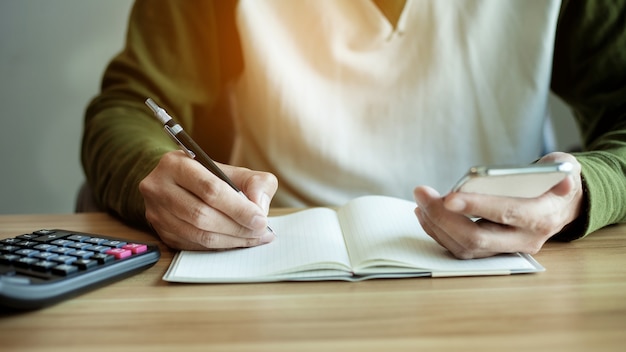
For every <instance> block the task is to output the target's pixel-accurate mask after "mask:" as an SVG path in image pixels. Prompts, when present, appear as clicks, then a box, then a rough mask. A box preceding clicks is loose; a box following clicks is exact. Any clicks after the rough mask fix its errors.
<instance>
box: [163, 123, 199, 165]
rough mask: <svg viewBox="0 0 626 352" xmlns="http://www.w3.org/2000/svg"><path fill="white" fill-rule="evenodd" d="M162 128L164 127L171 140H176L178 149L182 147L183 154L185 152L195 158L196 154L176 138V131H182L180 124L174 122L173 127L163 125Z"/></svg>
mask: <svg viewBox="0 0 626 352" xmlns="http://www.w3.org/2000/svg"><path fill="white" fill-rule="evenodd" d="M163 128H164V129H165V132H167V134H168V135H169V136H170V138H172V140H173V141H174V142H176V144H178V146H179V147H180V149H182V150H183V151H184V152H185V154H187V155H188V156H189V157H190V158H192V159H195V158H196V154H195V153H194V152H192V151H191V150H189V149H188V148H187V147H185V145H184V144H183V143H182V142H181V141H180V140H179V139H178V137H176V135H177V134H178V132H180V131H182V128H181V127H180V125H178V124H176V125H174V127H173V128H172V127H170V126H168V125H165V126H163Z"/></svg>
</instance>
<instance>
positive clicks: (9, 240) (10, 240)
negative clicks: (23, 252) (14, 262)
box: [0, 238, 23, 244]
mask: <svg viewBox="0 0 626 352" xmlns="http://www.w3.org/2000/svg"><path fill="white" fill-rule="evenodd" d="M22 241H23V240H22V239H19V238H3V239H1V240H0V243H2V244H18V243H20V242H22Z"/></svg>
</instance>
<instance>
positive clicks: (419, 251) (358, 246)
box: [339, 196, 536, 274]
mask: <svg viewBox="0 0 626 352" xmlns="http://www.w3.org/2000/svg"><path fill="white" fill-rule="evenodd" d="M415 207H416V205H415V203H414V202H410V201H407V200H402V199H397V198H390V197H383V196H367V197H361V198H357V199H355V200H352V201H350V202H349V203H348V204H346V205H345V206H344V207H342V208H341V209H340V210H339V216H340V219H341V226H342V229H343V231H344V237H345V240H346V244H347V246H348V251H349V254H350V257H351V259H352V262H353V268H354V270H355V272H357V273H359V274H363V273H382V272H388V271H389V267H394V266H395V267H396V268H397V269H395V270H396V272H407V270H402V268H419V269H425V270H427V271H434V272H440V271H441V272H461V273H462V272H468V273H470V272H471V273H477V274H478V273H481V272H494V273H496V272H498V273H502V272H508V271H511V270H515V271H518V270H522V271H536V267H535V266H534V265H533V264H532V263H530V262H529V261H528V260H526V258H524V257H523V256H521V255H518V254H511V255H502V256H496V257H491V258H485V259H473V260H459V259H456V258H455V257H453V256H452V255H451V254H450V253H449V252H448V250H446V249H445V248H443V247H441V246H440V245H439V244H438V243H437V242H435V241H434V240H433V239H432V238H431V237H430V236H428V235H427V234H426V233H425V232H424V230H423V229H422V227H421V226H420V224H419V221H418V220H417V217H416V216H415V213H414V209H415ZM368 266H378V267H379V268H373V269H368V270H365V269H364V268H366V267H368Z"/></svg>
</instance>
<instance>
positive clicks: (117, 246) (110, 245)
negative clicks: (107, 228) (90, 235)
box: [102, 241, 126, 248]
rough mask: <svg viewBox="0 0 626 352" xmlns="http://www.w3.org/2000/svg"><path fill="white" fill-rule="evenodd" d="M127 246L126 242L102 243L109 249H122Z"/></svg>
mask: <svg viewBox="0 0 626 352" xmlns="http://www.w3.org/2000/svg"><path fill="white" fill-rule="evenodd" d="M125 244H126V242H124V241H105V242H102V245H103V246H108V247H111V248H120V247H122V246H124V245H125Z"/></svg>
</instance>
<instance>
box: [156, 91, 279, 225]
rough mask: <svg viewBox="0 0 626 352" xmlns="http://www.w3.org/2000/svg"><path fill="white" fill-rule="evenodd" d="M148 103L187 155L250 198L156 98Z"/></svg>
mask: <svg viewBox="0 0 626 352" xmlns="http://www.w3.org/2000/svg"><path fill="white" fill-rule="evenodd" d="M146 105H148V107H149V108H150V109H151V110H152V112H153V113H154V116H156V117H157V119H159V121H160V122H161V123H162V124H163V128H164V129H165V131H166V132H167V134H168V135H169V136H170V137H171V138H172V140H174V142H176V144H178V146H179V147H180V149H182V150H183V151H184V152H185V154H187V156H189V157H190V158H192V159H195V160H196V161H197V162H199V163H200V164H202V166H204V167H205V168H207V169H208V170H209V171H211V173H213V174H214V175H215V176H217V177H219V178H220V179H221V180H222V181H224V182H226V183H227V184H228V185H229V186H230V187H231V188H232V189H234V190H235V191H236V192H237V193H239V194H240V195H241V196H243V197H244V198H246V199H248V197H246V195H245V194H244V193H243V192H242V191H241V190H240V189H239V188H237V186H236V185H235V184H234V183H233V181H231V179H230V178H228V176H226V174H225V173H224V172H223V171H222V169H220V168H219V167H218V166H217V165H216V164H215V162H213V160H211V158H210V157H209V156H208V155H207V154H206V153H205V152H204V151H203V150H202V148H200V146H199V145H198V144H197V143H196V142H194V140H193V139H191V137H190V136H189V135H188V134H187V132H185V130H183V128H182V127H181V126H180V125H179V124H178V123H177V122H176V121H174V119H173V118H172V117H171V116H170V115H168V114H167V112H166V111H165V110H164V109H163V108H161V107H160V106H158V105H157V103H155V102H154V100H152V99H150V98H148V99H146ZM267 229H268V230H269V231H270V232H271V233H273V234H274V235H276V233H275V232H274V230H273V229H272V228H271V227H270V226H269V225H267Z"/></svg>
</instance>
